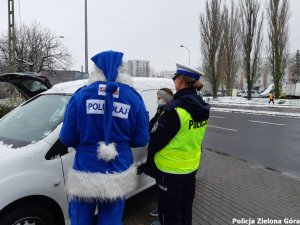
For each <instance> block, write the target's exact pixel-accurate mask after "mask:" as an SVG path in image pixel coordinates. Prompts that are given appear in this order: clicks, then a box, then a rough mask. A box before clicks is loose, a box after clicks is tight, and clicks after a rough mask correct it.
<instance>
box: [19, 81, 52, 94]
mask: <svg viewBox="0 0 300 225" xmlns="http://www.w3.org/2000/svg"><path fill="white" fill-rule="evenodd" d="M22 85H23V86H24V87H26V88H27V89H28V90H30V91H31V92H35V91H40V90H48V88H47V87H46V86H45V85H44V84H42V83H41V82H40V81H36V80H27V81H24V82H22Z"/></svg>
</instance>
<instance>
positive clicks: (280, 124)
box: [249, 120, 285, 126]
mask: <svg viewBox="0 0 300 225" xmlns="http://www.w3.org/2000/svg"><path fill="white" fill-rule="evenodd" d="M249 121H250V122H253V123H266V124H272V125H278V126H284V125H285V124H282V123H270V122H264V121H257V120H249Z"/></svg>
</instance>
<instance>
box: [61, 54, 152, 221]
mask: <svg viewBox="0 0 300 225" xmlns="http://www.w3.org/2000/svg"><path fill="white" fill-rule="evenodd" d="M122 56H123V53H120V52H113V51H107V52H102V53H99V54H97V55H95V56H94V57H93V58H92V61H93V62H94V63H95V65H96V66H97V67H98V68H97V73H96V74H97V75H99V76H100V77H101V75H104V76H103V78H104V80H106V81H107V82H106V81H96V82H93V83H91V84H90V85H88V86H85V87H83V88H81V89H79V90H78V91H77V92H76V93H75V94H74V95H73V96H72V97H71V99H70V101H69V104H68V106H67V109H66V113H65V117H64V121H63V126H62V129H61V132H60V139H61V141H62V142H63V143H64V144H66V145H67V146H71V147H74V148H75V149H76V154H75V158H74V164H73V169H72V170H71V171H70V173H69V175H68V181H67V185H66V189H67V192H68V194H69V197H70V199H71V201H70V203H69V214H70V219H71V224H72V225H89V224H92V221H93V216H94V212H95V209H96V207H98V223H97V224H98V225H121V224H122V214H123V209H124V198H123V197H124V195H126V194H128V193H130V192H131V191H133V190H134V189H135V188H136V185H137V184H136V183H137V175H136V168H135V166H134V165H133V155H132V152H131V147H142V146H145V145H147V143H148V141H149V133H148V121H149V117H148V112H147V111H146V108H145V105H144V102H143V100H142V98H141V96H140V95H139V94H138V93H137V92H136V91H135V90H134V89H133V88H132V87H130V86H128V85H127V84H124V83H119V82H116V81H115V80H116V79H117V81H118V78H120V76H122V75H125V74H119V75H118V68H119V66H120V64H121V62H122ZM94 75H95V74H94ZM127 78H130V77H129V76H128V75H127ZM99 80H100V78H99ZM122 80H124V78H123V79H122Z"/></svg>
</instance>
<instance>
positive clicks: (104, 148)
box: [97, 141, 118, 162]
mask: <svg viewBox="0 0 300 225" xmlns="http://www.w3.org/2000/svg"><path fill="white" fill-rule="evenodd" d="M117 155H118V152H117V149H116V143H109V144H108V145H106V144H105V142H103V141H100V142H99V147H98V149H97V157H98V159H102V160H104V161H106V162H108V161H110V160H113V159H115V158H116V156H117Z"/></svg>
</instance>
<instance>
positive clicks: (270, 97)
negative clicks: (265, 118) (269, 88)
mask: <svg viewBox="0 0 300 225" xmlns="http://www.w3.org/2000/svg"><path fill="white" fill-rule="evenodd" d="M274 98H275V96H274V94H273V92H270V93H269V104H270V103H271V102H272V103H273V105H274Z"/></svg>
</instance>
